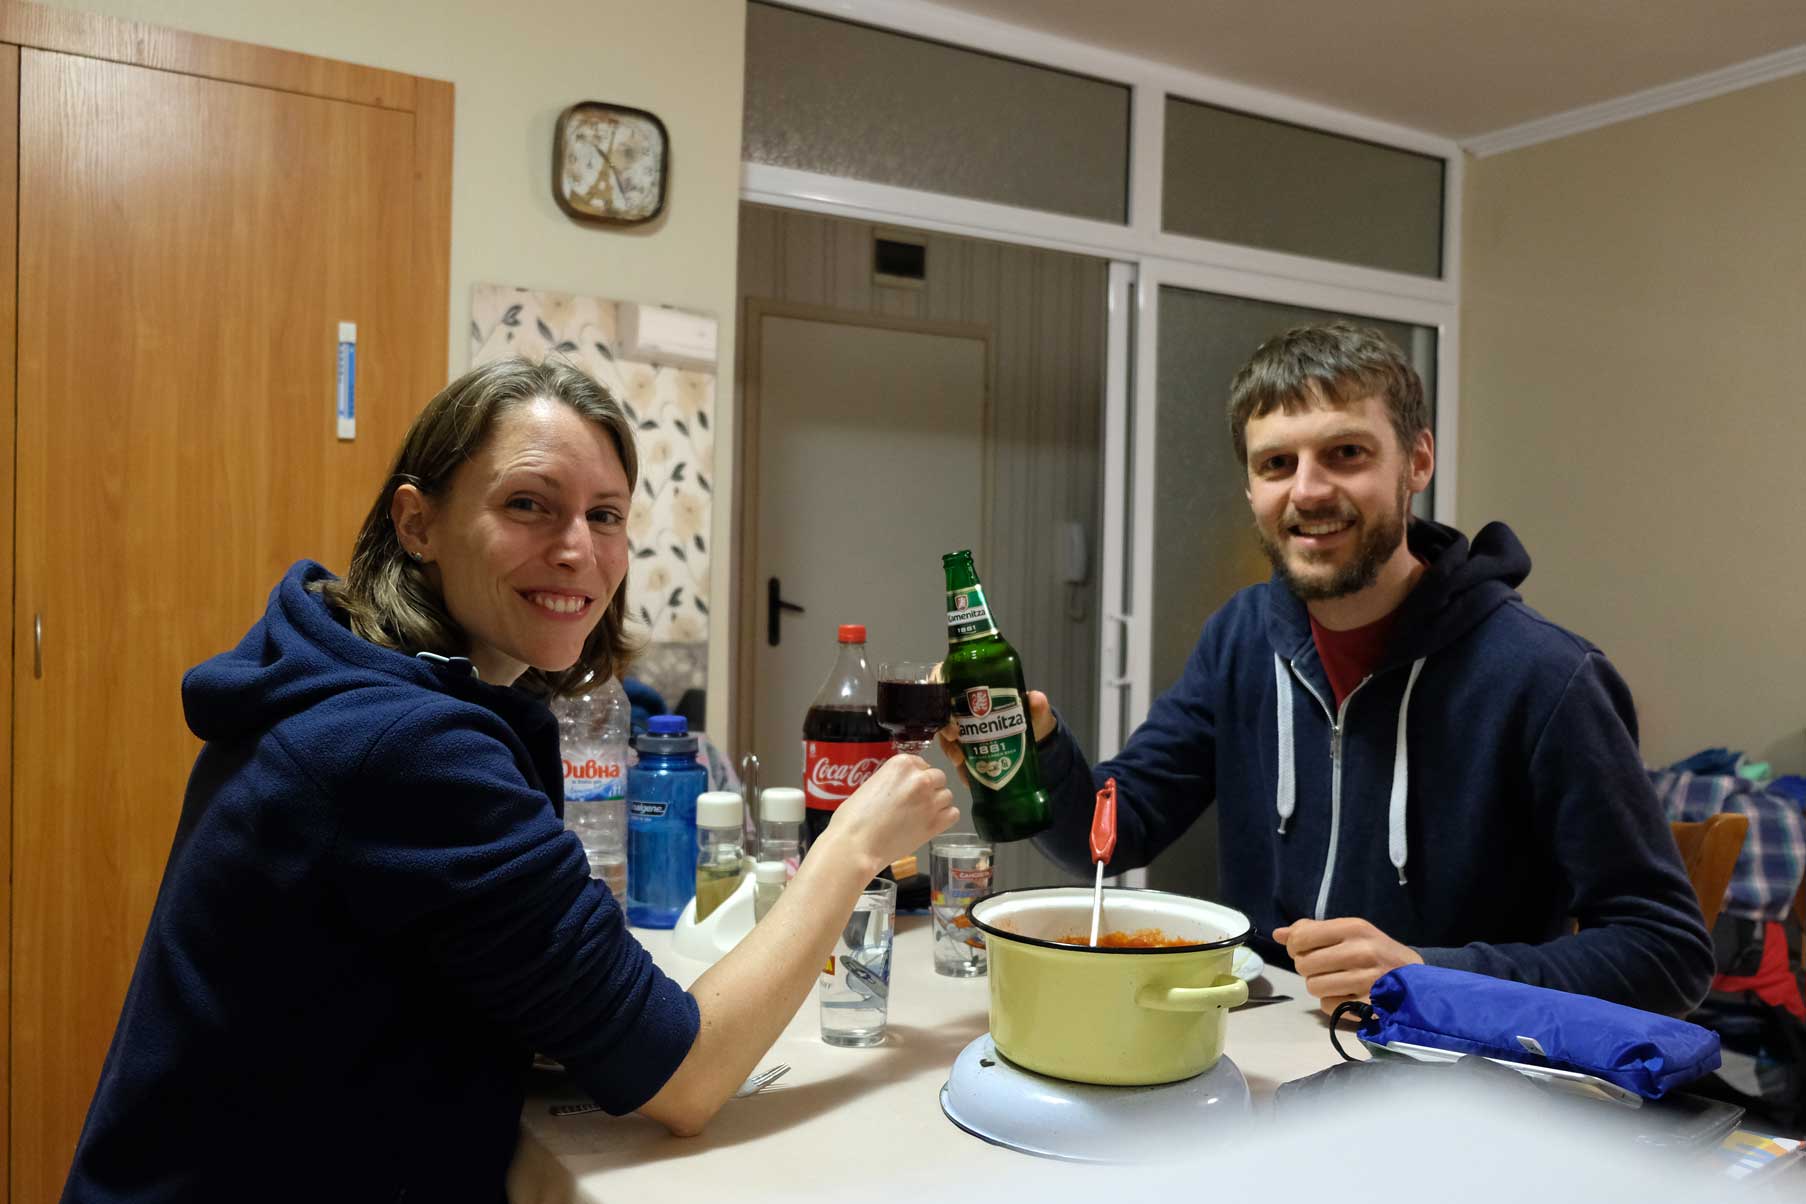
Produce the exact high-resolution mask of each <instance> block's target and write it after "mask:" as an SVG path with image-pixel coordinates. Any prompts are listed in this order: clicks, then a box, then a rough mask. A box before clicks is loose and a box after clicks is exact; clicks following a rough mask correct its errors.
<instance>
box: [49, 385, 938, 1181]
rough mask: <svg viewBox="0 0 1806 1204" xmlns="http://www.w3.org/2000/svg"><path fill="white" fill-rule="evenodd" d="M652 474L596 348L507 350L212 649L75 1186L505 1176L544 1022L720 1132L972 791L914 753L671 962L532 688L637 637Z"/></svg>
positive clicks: (602, 665)
mask: <svg viewBox="0 0 1806 1204" xmlns="http://www.w3.org/2000/svg"><path fill="white" fill-rule="evenodd" d="M636 474H637V462H636V457H635V453H634V445H633V435H632V430H631V427H630V426H629V425H628V423H627V421H626V419H625V417H624V416H623V414H622V412H621V409H620V407H619V406H618V405H617V404H616V403H615V402H614V400H613V399H612V398H610V397H609V396H608V394H607V393H606V392H605V391H604V390H603V389H602V388H601V387H600V386H599V385H597V384H596V382H595V381H593V380H591V379H590V378H589V377H587V376H586V375H584V374H583V373H582V372H580V371H578V370H577V369H575V368H572V367H570V366H568V365H563V364H559V363H547V364H542V365H534V364H530V363H527V362H525V361H522V360H512V361H508V362H503V363H497V364H491V365H488V366H485V367H482V368H479V369H477V370H476V371H474V372H471V373H470V374H468V375H467V376H465V377H464V378H462V379H461V380H459V381H457V382H455V383H453V384H452V385H451V386H450V387H448V388H447V389H446V390H445V391H444V392H443V393H441V394H440V395H439V396H438V397H436V398H434V399H433V401H432V402H430V403H429V404H428V405H427V407H426V409H425V411H424V412H422V413H421V415H420V417H419V418H418V419H417V420H416V421H415V422H414V425H413V427H412V428H411V429H410V430H409V432H408V435H407V438H406V440H405V441H404V443H403V444H402V448H401V451H400V453H399V455H398V456H397V458H396V462H395V466H394V470H393V471H392V472H391V473H390V475H389V478H388V481H387V482H386V483H385V484H384V486H383V490H382V492H381V494H380V495H379V496H378V498H377V500H376V504H375V505H374V506H373V507H372V508H371V510H370V513H369V515H368V517H367V518H366V519H365V521H364V525H363V529H362V530H361V531H360V532H359V534H358V539H357V545H356V548H355V550H354V552H353V555H352V563H351V569H350V571H349V573H348V574H347V576H346V578H345V579H344V580H343V581H338V580H335V579H333V578H332V577H331V576H330V575H329V574H328V573H327V572H326V571H325V570H324V569H322V568H321V567H320V566H319V565H316V564H311V563H308V562H303V563H301V564H298V565H296V566H295V567H294V568H293V569H291V570H290V571H289V573H288V574H287V575H286V576H285V577H284V579H283V580H282V582H281V583H280V584H279V585H278V586H277V587H276V589H275V591H274V592H273V593H272V594H271V596H270V601H269V606H268V609H267V611H266V612H265V614H264V617H263V619H262V620H261V621H259V622H258V623H257V624H256V625H255V626H254V627H253V628H252V629H251V631H250V633H249V634H248V635H246V636H245V638H244V639H243V640H242V641H241V642H240V643H239V645H238V647H237V648H235V649H234V650H232V651H231V652H228V653H224V654H222V655H220V656H218V657H215V658H214V659H212V660H210V661H207V662H205V663H204V664H202V665H200V666H198V667H196V668H195V669H193V670H191V671H190V672H189V674H188V675H187V677H186V678H185V679H184V681H183V686H182V691H183V703H184V706H185V708H186V712H187V716H188V721H189V725H190V727H192V728H193V730H194V731H195V733H196V734H197V735H198V736H200V737H201V738H202V739H203V740H205V741H206V744H205V747H204V748H203V749H202V751H201V754H200V757H199V759H198V760H197V761H196V763H195V769H194V773H193V775H192V777H191V778H190V781H189V786H188V793H187V797H186V800H185V802H184V805H183V811H182V818H181V822H180V824H179V826H178V828H177V832H176V838H175V844H174V847H173V849H172V850H171V853H170V859H169V865H168V868H167V869H166V871H165V874H164V879H163V884H162V887H161V890H160V892H159V895H158V898H157V905H156V909H155V912H154V913H153V915H152V917H151V923H150V930H149V932H148V934H147V935H146V937H145V941H144V947H143V950H142V952H141V953H140V955H139V960H138V966H137V969H136V972H135V973H134V976H133V980H132V986H131V990H130V992H129V993H128V995H127V997H126V1002H125V1008H124V1011H123V1014H122V1015H121V1017H120V1021H119V1027H118V1030H117V1031H116V1033H115V1034H114V1038H113V1045H112V1049H111V1050H110V1051H109V1053H108V1055H107V1061H106V1065H105V1068H104V1069H103V1071H102V1074H101V1081H100V1086H99V1089H98V1090H97V1092H96V1093H95V1097H94V1102H93V1104H92V1106H91V1108H90V1110H89V1113H88V1120H87V1123H86V1125H85V1126H84V1128H83V1132H82V1138H81V1143H80V1146H79V1148H78V1150H77V1153H76V1158H75V1164H74V1168H73V1170H72V1171H71V1174H70V1178H69V1184H68V1187H67V1188H66V1189H65V1199H69V1200H84V1201H85V1200H103V1199H104V1200H139V1199H152V1198H155V1199H159V1200H163V1199H183V1200H197V1199H207V1200H211V1199H226V1198H230V1199H234V1200H241V1199H246V1198H253V1197H255V1198H266V1199H267V1198H276V1199H290V1198H296V1199H316V1200H317V1199H332V1200H347V1199H373V1200H395V1199H400V1198H402V1197H404V1196H405V1197H406V1198H407V1199H410V1200H412V1199H422V1200H425V1199H434V1200H465V1199H480V1200H500V1199H501V1198H502V1192H503V1187H502V1183H503V1177H504V1175H505V1173H506V1170H507V1166H508V1162H509V1159H510V1157H511V1155H512V1152H513V1148H514V1144H515V1140H516V1134H517V1127H518V1123H519V1116H520V1108H521V1103H522V1096H523V1086H522V1072H523V1071H524V1070H525V1068H526V1066H527V1064H528V1062H529V1060H530V1056H531V1054H532V1053H533V1052H535V1051H538V1052H540V1053H544V1054H546V1055H548V1056H551V1057H554V1058H556V1059H558V1060H559V1061H560V1062H562V1063H563V1064H564V1065H565V1066H566V1067H567V1068H568V1069H569V1071H570V1073H571V1074H572V1076H573V1077H574V1078H575V1080H576V1081H577V1082H579V1083H581V1084H582V1085H583V1086H584V1088H585V1089H586V1090H587V1091H589V1093H590V1094H591V1095H592V1096H594V1097H595V1099H596V1100H597V1102H599V1103H601V1104H603V1105H604V1106H605V1107H606V1108H607V1109H608V1110H609V1111H610V1112H613V1113H616V1114H621V1113H626V1112H630V1111H634V1110H638V1111H640V1112H643V1113H645V1114H646V1115H647V1116H650V1117H651V1118H653V1119H654V1120H657V1121H659V1122H660V1123H662V1124H664V1125H665V1126H666V1127H667V1128H669V1129H670V1130H671V1131H672V1132H673V1133H678V1134H693V1133H696V1132H699V1131H700V1130H701V1129H702V1127H703V1126H704V1125H705V1124H706V1123H707V1122H708V1120H709V1118H710V1117H711V1116H713V1115H714V1113H715V1111H716V1109H718V1108H719V1107H720V1106H721V1104H722V1103H723V1101H725V1100H726V1099H727V1098H728V1095H729V1094H730V1093H731V1092H732V1091H733V1090H734V1088H735V1087H736V1086H738V1085H739V1083H740V1082H741V1081H742V1080H743V1079H744V1078H745V1077H746V1075H747V1074H748V1072H749V1071H751V1070H752V1069H753V1066H754V1063H755V1062H756V1061H757V1059H758V1058H759V1057H761V1056H762V1055H763V1054H764V1053H765V1052H766V1051H767V1050H768V1049H769V1048H770V1046H771V1044H772V1042H773V1041H774V1040H775V1039H776V1038H777V1036H778V1034H779V1033H780V1032H781V1031H782V1030H783V1028H784V1026H785V1024H786V1023H787V1022H788V1020H789V1019H790V1017H791V1016H792V1015H793V1014H794V1013H795V1011H796V1009H797V1007H798V1006H799V1005H800V1004H801V1003H802V1001H803V1000H804V998H805V997H806V996H807V994H808V992H809V989H810V986H811V984H812V983H813V982H814V981H815V977H816V974H817V972H818V970H819V968H820V966H821V964H822V962H823V961H824V960H825V959H826V957H827V955H828V954H829V952H830V951H831V950H832V947H833V942H834V935H835V930H836V928H837V927H838V926H839V925H840V924H842V923H844V921H845V919H846V916H847V914H848V913H849V912H850V911H851V909H852V905H853V901H854V898H855V896H856V895H857V894H858V892H859V891H860V889H861V888H862V887H863V886H864V885H865V883H866V882H867V881H868V880H869V879H870V878H871V877H872V876H873V874H875V873H876V872H877V870H878V869H879V868H880V867H881V866H883V865H885V864H887V863H888V862H890V861H891V860H892V859H894V858H896V857H899V856H902V855H903V854H904V853H905V852H907V851H908V850H910V849H913V848H915V847H916V846H917V845H919V844H920V843H921V842H923V841H924V840H926V839H928V838H929V837H931V836H932V835H934V834H935V833H937V832H940V831H942V830H943V829H945V828H946V827H947V826H948V824H949V823H951V822H952V820H953V819H954V818H955V816H956V814H957V812H955V811H954V809H953V807H952V805H951V802H952V796H951V795H950V793H949V792H948V790H947V789H946V782H945V778H944V776H943V775H942V774H941V773H940V772H939V771H937V770H934V769H931V768H929V767H928V765H927V764H926V763H925V762H923V761H921V760H919V759H917V758H914V757H898V758H895V759H893V760H892V761H891V762H889V763H888V764H887V765H886V766H885V767H884V768H883V770H881V771H880V772H879V773H878V774H876V775H874V776H873V777H872V778H871V780H870V781H869V782H868V783H867V784H866V786H865V787H864V788H862V789H861V790H860V791H859V792H858V793H857V794H855V795H854V796H853V797H852V798H851V799H849V800H848V802H847V803H846V805H845V806H844V807H843V808H842V809H841V811H840V813H839V815H838V816H837V817H836V819H835V822H834V825H833V826H832V827H831V828H830V829H829V830H828V832H827V834H826V835H825V836H824V837H823V838H822V839H821V841H819V842H818V843H817V844H816V846H815V847H814V848H813V849H812V850H811V852H810V855H809V857H808V860H807V861H806V862H805V863H804V865H803V867H802V868H801V869H800V870H799V872H798V873H797V876H796V879H795V881H794V882H793V883H792V884H791V886H790V888H789V889H788V890H786V891H785V892H784V895H783V898H782V901H781V902H780V903H779V904H778V905H777V907H776V908H774V909H773V910H772V912H771V913H770V914H769V915H767V916H766V918H765V919H764V920H763V921H762V922H761V923H760V924H759V925H758V926H757V927H756V929H755V930H754V931H753V933H752V934H751V935H750V936H748V937H747V938H746V939H745V940H744V941H743V942H741V944H740V946H739V947H738V948H737V949H735V950H734V951H733V952H732V953H730V954H729V955H728V956H726V957H725V958H723V959H722V960H721V961H720V962H719V963H718V964H717V965H716V966H714V967H713V968H712V969H710V970H709V971H708V972H707V973H706V974H704V975H703V976H702V977H701V978H700V979H699V980H698V981H697V982H696V984H695V986H694V987H693V988H692V989H691V991H690V992H689V993H688V994H686V993H685V992H684V991H682V990H680V989H679V988H678V987H677V985H676V984H675V983H673V982H672V981H671V980H670V979H668V978H667V977H666V976H665V975H664V974H663V973H662V972H660V971H659V969H658V968H657V967H656V966H654V965H653V964H652V962H651V959H650V958H649V957H648V956H647V954H646V952H645V950H644V949H642V948H641V947H640V946H639V944H638V943H637V942H636V941H635V940H634V939H633V938H632V936H631V935H629V933H628V931H627V929H626V925H625V919H624V917H623V914H622V911H621V907H620V905H619V903H618V901H617V900H616V899H614V898H613V897H612V896H611V895H610V894H609V892H608V891H607V889H606V888H605V887H604V886H603V885H602V884H601V883H600V882H593V881H591V880H590V879H589V877H588V863H587V861H586V860H585V857H584V854H583V849H582V847H581V845H580V844H579V843H578V840H577V838H576V837H575V836H574V835H571V834H568V833H566V832H565V831H564V829H563V826H562V824H561V823H560V821H559V818H558V815H557V813H556V810H555V808H554V806H553V802H552V800H553V799H554V798H557V797H560V790H561V788H560V785H559V783H560V782H561V776H560V762H559V754H558V737H557V726H556V724H555V722H554V721H553V719H552V716H551V713H550V712H549V711H547V710H546V708H545V707H544V705H542V704H541V703H539V702H537V701H534V700H533V698H532V697H531V696H530V693H529V692H528V691H524V690H521V689H516V688H514V687H515V685H516V684H517V683H522V684H530V685H533V686H535V687H536V688H537V689H538V690H540V691H541V692H544V691H550V692H553V693H558V692H565V691H571V690H575V689H578V688H581V686H582V684H583V683H584V682H585V681H586V680H588V679H589V678H590V677H591V676H592V675H609V674H614V673H616V672H617V671H618V670H619V669H620V668H621V667H622V666H623V664H624V657H625V652H626V646H625V643H624V635H623V631H622V615H623V613H624V605H625V600H624V597H623V590H622V582H623V581H624V580H625V578H626V575H627V538H626V533H625V532H626V519H627V514H628V507H629V506H630V504H631V500H632V497H633V491H634V484H635V480H636ZM529 679H531V680H529Z"/></svg>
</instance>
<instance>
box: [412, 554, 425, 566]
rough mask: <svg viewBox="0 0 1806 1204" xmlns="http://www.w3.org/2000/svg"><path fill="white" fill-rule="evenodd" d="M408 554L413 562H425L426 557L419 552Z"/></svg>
mask: <svg viewBox="0 0 1806 1204" xmlns="http://www.w3.org/2000/svg"><path fill="white" fill-rule="evenodd" d="M408 555H410V556H412V557H413V558H414V563H415V564H425V563H426V557H424V556H422V555H421V554H420V553H419V552H409V553H408Z"/></svg>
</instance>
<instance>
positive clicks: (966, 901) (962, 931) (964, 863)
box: [928, 832, 991, 978]
mask: <svg viewBox="0 0 1806 1204" xmlns="http://www.w3.org/2000/svg"><path fill="white" fill-rule="evenodd" d="M928 885H929V887H930V889H931V890H932V891H933V892H934V894H933V911H934V972H935V973H936V974H945V975H946V976H947V977H949V978H977V977H978V976H979V975H981V974H983V973H984V972H985V937H984V933H982V932H980V931H979V930H978V929H977V928H974V927H973V926H972V921H971V920H970V919H968V918H967V917H966V908H967V907H968V906H969V905H970V904H972V903H973V902H974V901H975V900H978V899H982V898H984V897H985V896H986V895H988V894H990V893H991V846H990V845H989V844H987V843H985V840H984V838H983V837H982V836H978V835H976V834H974V833H971V832H953V833H949V834H947V835H944V836H937V837H935V838H934V842H933V843H932V844H930V845H929V846H928Z"/></svg>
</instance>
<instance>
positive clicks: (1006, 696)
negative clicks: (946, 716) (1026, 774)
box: [955, 686, 1029, 790]
mask: <svg viewBox="0 0 1806 1204" xmlns="http://www.w3.org/2000/svg"><path fill="white" fill-rule="evenodd" d="M965 704H966V705H965V706H963V707H959V708H956V709H957V711H958V714H957V715H956V716H955V719H956V720H957V721H958V723H959V746H960V751H961V752H963V753H965V756H966V772H967V773H969V774H971V775H972V780H973V781H975V782H978V783H980V784H981V785H984V786H988V787H990V788H991V789H992V790H1002V789H1003V788H1004V787H1005V786H1007V785H1008V784H1009V781H1010V779H1011V778H1013V777H1015V776H1016V771H1017V770H1018V769H1021V768H1022V761H1023V758H1024V757H1026V756H1027V755H1028V730H1029V729H1028V712H1027V711H1026V710H1024V709H1023V706H1022V696H1021V695H1020V694H1018V693H1017V692H1016V691H1015V690H1012V689H1000V688H998V687H995V686H973V687H971V688H970V689H968V690H967V691H966V692H965Z"/></svg>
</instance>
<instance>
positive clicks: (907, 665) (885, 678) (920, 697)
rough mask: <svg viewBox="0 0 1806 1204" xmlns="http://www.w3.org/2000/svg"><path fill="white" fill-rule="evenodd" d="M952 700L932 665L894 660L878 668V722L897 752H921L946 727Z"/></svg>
mask: <svg viewBox="0 0 1806 1204" xmlns="http://www.w3.org/2000/svg"><path fill="white" fill-rule="evenodd" d="M952 712H953V700H952V697H951V696H950V695H949V694H948V693H947V685H946V683H945V682H943V681H941V674H940V666H939V665H938V664H934V663H931V662H925V661H924V662H917V661H893V662H891V663H889V664H882V665H879V666H878V723H879V724H880V725H881V726H883V727H884V728H885V729H886V730H888V731H889V732H890V735H891V742H892V743H893V744H895V745H896V747H897V751H898V752H906V753H919V752H921V751H922V749H923V748H925V747H926V746H927V745H928V742H929V741H931V740H933V739H934V734H935V733H936V732H938V731H940V730H941V729H942V728H943V727H945V726H947V720H948V719H949V717H951V715H952Z"/></svg>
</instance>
